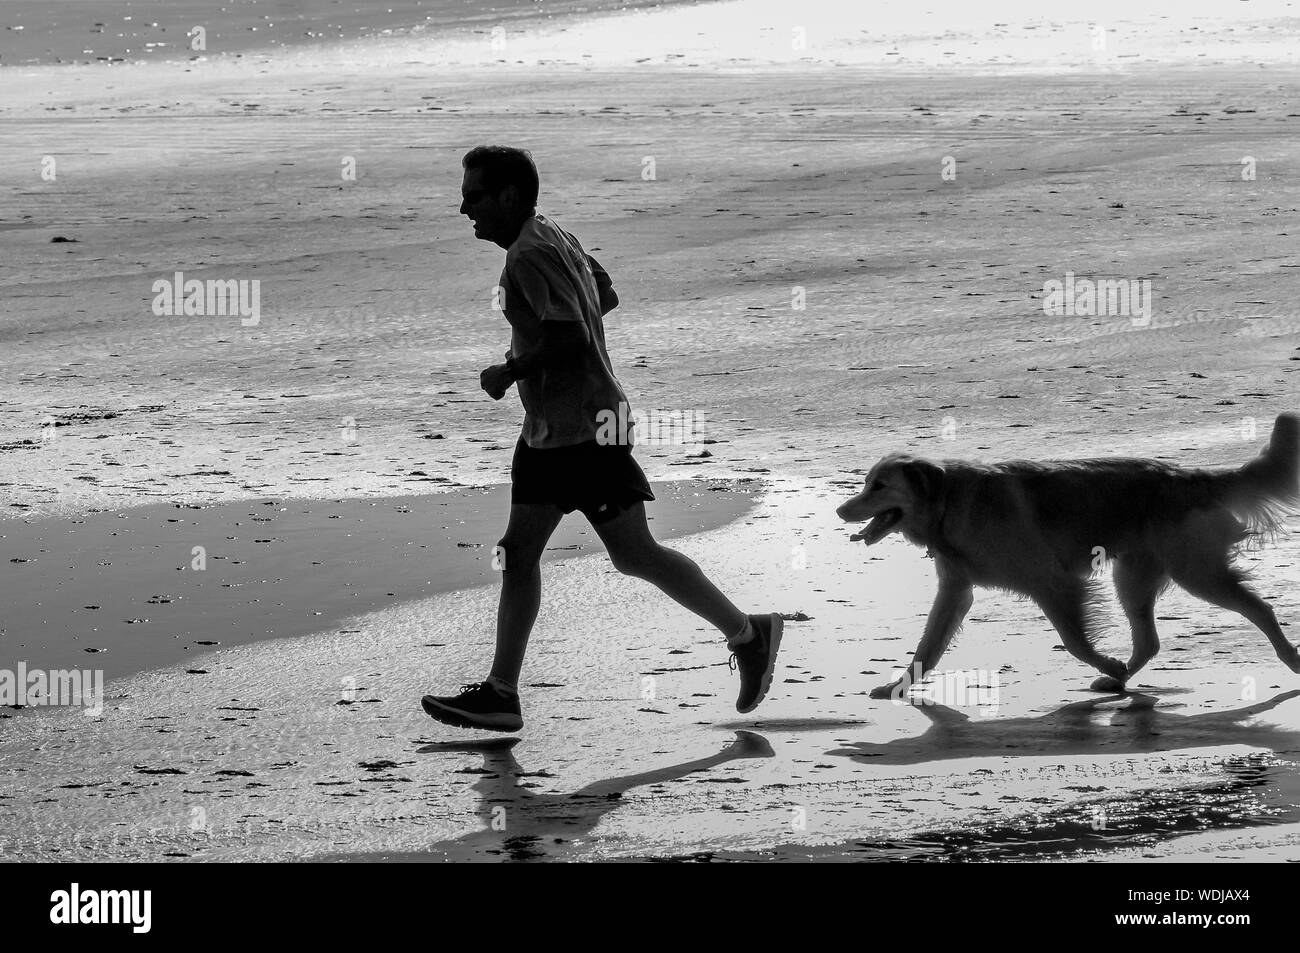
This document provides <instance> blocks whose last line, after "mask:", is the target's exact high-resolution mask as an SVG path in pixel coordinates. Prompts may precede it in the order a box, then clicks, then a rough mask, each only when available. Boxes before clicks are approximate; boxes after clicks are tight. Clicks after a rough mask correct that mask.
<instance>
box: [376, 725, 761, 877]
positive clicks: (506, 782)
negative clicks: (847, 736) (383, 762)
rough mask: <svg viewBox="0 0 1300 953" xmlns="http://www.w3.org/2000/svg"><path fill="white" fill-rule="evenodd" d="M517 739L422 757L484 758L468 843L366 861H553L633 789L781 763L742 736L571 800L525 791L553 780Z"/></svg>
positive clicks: (457, 746) (454, 746) (756, 740)
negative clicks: (540, 780) (479, 823)
mask: <svg viewBox="0 0 1300 953" xmlns="http://www.w3.org/2000/svg"><path fill="white" fill-rule="evenodd" d="M518 741H519V739H518V738H494V739H490V740H487V741H463V742H462V741H451V742H440V743H437V744H430V745H426V746H424V747H423V748H420V749H419V751H420V753H421V754H434V753H438V752H457V753H463V752H466V751H470V752H478V753H480V754H482V755H483V768H482V770H483V771H484V772H485V773H483V774H482V775H481V776H480V777H479V780H478V781H477V782H475V784H474V791H475V792H477V794H478V796H479V808H478V813H479V815H480V816H481V817H482V819H483V823H484V829H483V830H480V831H476V832H475V833H473V834H469V835H467V836H465V837H460V838H456V839H455V840H454V841H448V842H444V843H439V844H432V845H430V847H429V850H428V851H427V852H421V853H418V854H404V855H387V856H377V857H367V858H366V859H367V860H389V861H442V860H448V859H457V860H459V859H491V858H492V857H494V856H495V857H499V858H500V859H502V860H535V859H550V858H552V854H551V853H549V852H550V851H556V850H557V848H558V850H559V851H564V847H563V846H561V845H567V844H569V843H571V842H573V841H574V840H576V839H577V838H580V837H582V836H583V835H585V834H589V833H590V832H591V831H592V830H593V829H594V828H595V827H596V825H597V824H598V823H600V820H601V818H603V817H604V816H605V815H606V814H608V813H609V812H610V811H613V810H614V809H615V808H617V807H618V804H619V799H620V798H621V797H622V796H623V794H624V793H626V792H627V791H630V790H632V789H633V788H638V787H644V786H646V785H650V784H660V783H663V782H667V781H677V780H680V779H681V778H684V777H686V776H687V775H690V774H695V773H697V772H701V771H707V770H709V769H710V768H715V767H718V766H719V765H722V764H726V763H727V762H729V761H741V760H745V759H749V758H771V757H774V754H775V753H774V752H773V751H772V746H771V745H770V744H768V742H767V739H766V738H764V737H763V736H762V735H760V734H756V733H755V732H752V731H737V732H736V737H735V739H734V740H733V741H731V743H730V744H728V745H727V746H726V747H724V748H723V749H722V750H721V751H719V752H718V753H717V754H713V755H709V756H708V757H704V758H697V759H695V760H694V761H687V762H684V763H682V764H674V765H669V766H666V767H662V768H655V769H652V770H649V771H642V772H638V773H635V774H628V775H623V776H622V777H617V778H609V779H607V780H602V781H595V782H592V783H591V784H588V785H586V786H585V787H583V788H580V789H579V790H577V791H574V792H572V793H570V794H535V793H533V791H532V790H530V789H529V788H527V787H523V786H521V784H520V779H521V778H529V777H549V776H550V775H549V774H546V773H545V772H528V771H525V770H523V768H522V766H521V765H520V764H519V762H518V761H517V760H516V759H515V756H514V750H513V749H514V747H515V744H516V743H517V742H518Z"/></svg>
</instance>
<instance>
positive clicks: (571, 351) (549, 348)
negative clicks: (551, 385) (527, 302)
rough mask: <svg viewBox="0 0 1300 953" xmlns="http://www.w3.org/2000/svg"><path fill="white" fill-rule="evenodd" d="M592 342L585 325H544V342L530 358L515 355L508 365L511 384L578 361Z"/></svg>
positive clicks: (531, 352) (526, 355) (582, 323)
mask: <svg viewBox="0 0 1300 953" xmlns="http://www.w3.org/2000/svg"><path fill="white" fill-rule="evenodd" d="M590 341H591V335H590V334H589V333H588V331H587V325H586V324H585V323H584V322H582V321H543V322H542V340H541V342H540V343H539V344H538V345H537V347H535V348H533V349H532V350H531V351H529V352H528V353H527V354H513V355H512V356H511V357H510V358H509V359H508V360H507V361H506V367H507V368H509V370H510V377H511V379H512V380H516V381H517V380H521V379H523V378H526V377H532V376H534V375H535V374H537V373H539V372H540V371H544V370H548V369H550V368H552V367H559V366H563V365H565V364H568V363H570V362H571V361H574V360H576V359H577V358H578V357H579V356H580V355H581V354H582V353H583V351H585V350H586V348H587V345H588V344H589V343H590Z"/></svg>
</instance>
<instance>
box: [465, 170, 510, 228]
mask: <svg viewBox="0 0 1300 953" xmlns="http://www.w3.org/2000/svg"><path fill="white" fill-rule="evenodd" d="M483 178H484V173H483V170H482V169H466V170H465V180H464V182H462V183H461V187H460V194H461V203H460V214H462V215H465V216H467V217H468V218H469V219H470V221H472V222H473V223H474V237H475V238H480V239H482V240H483V241H487V242H495V243H496V244H498V245H500V246H501V247H502V248H509V247H510V243H511V242H513V241H514V240H515V239H516V238H517V237H518V236H519V229H518V226H517V223H516V222H515V218H516V217H517V216H516V214H515V209H514V208H513V202H511V201H510V200H511V198H512V197H513V196H514V190H513V188H510V187H507V188H505V189H502V190H501V191H500V192H499V193H496V194H493V193H492V192H491V191H490V190H489V189H488V188H487V187H486V185H485V184H484V182H483ZM502 200H505V201H504V202H503V201H502ZM512 231H513V233H512Z"/></svg>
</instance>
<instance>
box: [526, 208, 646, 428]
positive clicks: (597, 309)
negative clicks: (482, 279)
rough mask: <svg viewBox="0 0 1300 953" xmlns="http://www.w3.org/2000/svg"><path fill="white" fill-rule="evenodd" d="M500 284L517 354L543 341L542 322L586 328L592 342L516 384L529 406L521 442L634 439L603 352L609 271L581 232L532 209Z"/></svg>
mask: <svg viewBox="0 0 1300 953" xmlns="http://www.w3.org/2000/svg"><path fill="white" fill-rule="evenodd" d="M501 287H502V289H503V291H504V300H503V302H502V307H503V310H504V312H505V316H506V320H507V321H509V322H510V327H511V335H510V350H511V353H513V354H515V355H523V354H527V353H528V352H530V351H532V350H533V349H534V348H536V347H537V346H538V345H539V344H540V343H541V335H542V322H544V321H582V322H583V323H584V324H586V326H587V333H588V342H587V347H586V349H585V350H584V351H583V352H582V354H580V355H579V356H578V357H577V358H576V359H574V360H572V361H570V362H569V363H567V364H565V365H563V366H560V367H551V368H547V369H545V370H542V371H538V372H537V373H536V374H534V375H532V376H531V377H528V378H525V379H522V380H519V381H517V382H516V385H515V386H516V387H518V388H519V398H520V400H521V401H522V402H523V405H524V428H523V434H522V438H523V440H524V442H525V443H527V444H528V446H530V447H533V448H535V449H549V448H552V447H568V446H572V445H574V444H578V443H584V442H587V441H590V440H598V439H599V440H601V441H602V442H613V441H619V442H623V443H628V444H630V443H631V442H632V435H631V434H630V433H627V431H628V430H630V429H631V428H630V427H629V426H628V422H630V421H631V414H632V412H631V408H630V407H629V406H628V403H627V395H626V394H625V393H624V391H623V387H622V385H621V384H619V382H618V378H617V377H615V376H614V370H613V367H612V366H611V365H610V362H609V354H608V353H607V352H606V350H605V325H604V322H603V321H602V320H601V317H602V315H601V290H602V288H604V289H608V288H609V287H611V285H610V280H609V275H608V274H607V273H606V272H605V269H603V268H601V267H600V264H599V263H598V262H597V261H596V260H595V259H594V258H592V257H591V256H590V255H588V254H587V253H586V251H584V250H583V247H582V245H581V244H580V243H579V242H578V240H577V239H576V238H574V237H573V236H572V235H570V234H569V233H568V232H566V231H564V229H562V228H560V227H559V226H557V225H556V224H555V223H554V222H552V221H550V220H549V219H548V218H546V217H545V216H544V215H534V216H533V217H532V218H530V219H528V221H526V222H525V223H524V226H523V228H522V229H521V230H520V232H519V237H518V238H517V239H515V242H514V244H512V245H511V246H510V247H509V248H508V249H507V250H506V265H505V268H504V269H503V270H502V272H501ZM620 408H622V412H621V414H620Z"/></svg>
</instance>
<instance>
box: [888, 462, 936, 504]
mask: <svg viewBox="0 0 1300 953" xmlns="http://www.w3.org/2000/svg"><path fill="white" fill-rule="evenodd" d="M899 469H900V471H901V472H902V474H903V478H904V479H906V480H907V482H908V483H910V484H911V485H912V487H913V489H915V490H916V493H917V495H918V496H920V497H921V498H922V499H926V500H932V499H934V498H935V497H937V496H938V495H939V494H940V492H941V491H942V490H943V478H944V472H943V467H941V466H939V464H937V463H931V462H930V461H929V460H908V461H907V462H906V463H904V464H903V465H902V466H901V467H900V468H899Z"/></svg>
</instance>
